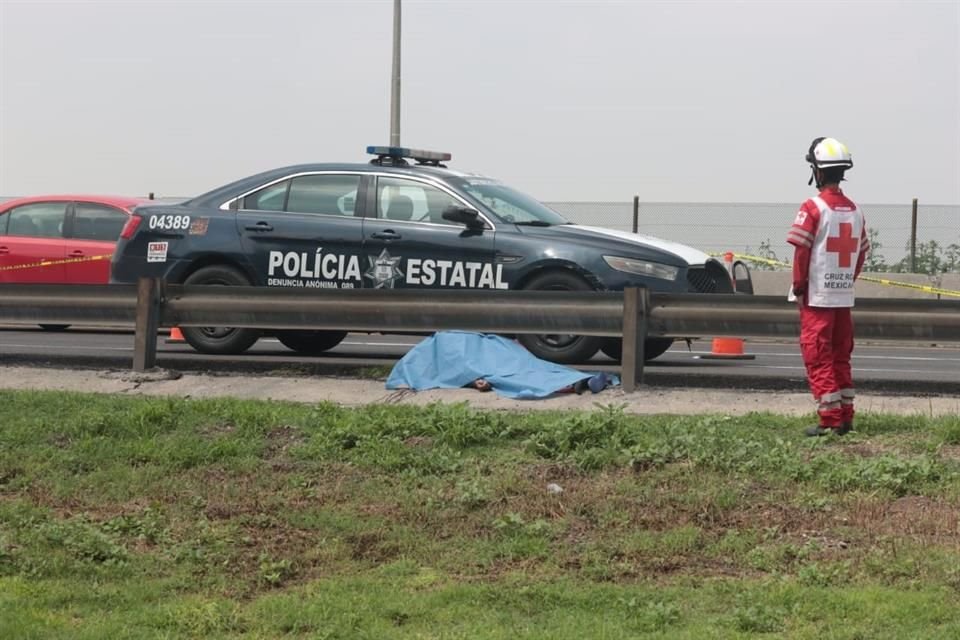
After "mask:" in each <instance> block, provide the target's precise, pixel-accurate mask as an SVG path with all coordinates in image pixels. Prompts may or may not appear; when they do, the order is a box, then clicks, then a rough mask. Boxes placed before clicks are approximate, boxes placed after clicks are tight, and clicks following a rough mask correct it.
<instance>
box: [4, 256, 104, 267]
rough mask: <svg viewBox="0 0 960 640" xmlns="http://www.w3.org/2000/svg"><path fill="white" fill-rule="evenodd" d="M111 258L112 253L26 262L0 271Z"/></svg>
mask: <svg viewBox="0 0 960 640" xmlns="http://www.w3.org/2000/svg"><path fill="white" fill-rule="evenodd" d="M112 257H113V254H112V253H108V254H105V255H102V256H81V257H79V258H65V259H63V260H41V261H40V262H27V263H25V264H12V265H10V266H7V267H0V271H18V270H20V269H36V268H38V267H53V266H57V265H61V264H77V263H78V262H94V261H96V260H109V259H110V258H112Z"/></svg>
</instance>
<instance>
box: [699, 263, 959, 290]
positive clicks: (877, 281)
mask: <svg viewBox="0 0 960 640" xmlns="http://www.w3.org/2000/svg"><path fill="white" fill-rule="evenodd" d="M710 255H712V256H714V257H717V256H720V257H722V256H723V255H724V254H722V253H711V254H710ZM733 257H734V258H740V259H742V260H749V261H751V262H760V263H762V264H768V265H771V266H774V267H791V266H793V265H791V264H790V263H789V262H782V261H780V260H771V259H770V258H763V257H761V256H751V255H749V254H743V253H734V254H733ZM859 279H860V280H863V281H864V282H872V283H874V284H882V285H886V286H890V287H902V288H904V289H914V290H916V291H922V292H924V293H930V294H934V295H940V296H955V297H958V298H960V291H952V290H950V289H941V288H940V287H931V286H930V285H925V284H913V283H911V282H898V281H897V280H887V279H886V278H871V277H870V276H865V275H861V276H860V278H859Z"/></svg>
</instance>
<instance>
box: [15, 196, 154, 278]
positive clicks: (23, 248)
mask: <svg viewBox="0 0 960 640" xmlns="http://www.w3.org/2000/svg"><path fill="white" fill-rule="evenodd" d="M146 202H149V200H147V199H145V198H128V197H123V196H77V195H59V196H32V197H29V198H17V199H15V200H8V201H6V202H2V203H0V282H20V283H59V284H107V283H108V282H109V281H110V256H111V255H113V248H114V245H115V244H116V241H117V239H118V238H119V237H120V233H121V231H122V230H123V227H124V225H125V224H126V223H127V220H128V219H129V217H130V212H131V211H132V210H133V208H134V207H136V206H137V205H139V204H143V203H146Z"/></svg>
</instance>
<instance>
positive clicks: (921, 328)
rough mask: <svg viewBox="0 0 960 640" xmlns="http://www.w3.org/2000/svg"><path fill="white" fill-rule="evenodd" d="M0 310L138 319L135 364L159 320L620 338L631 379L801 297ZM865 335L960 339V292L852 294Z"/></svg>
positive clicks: (145, 361) (16, 317)
mask: <svg viewBox="0 0 960 640" xmlns="http://www.w3.org/2000/svg"><path fill="white" fill-rule="evenodd" d="M0 322H4V323H13V324H97V325H100V326H106V327H120V328H134V329H135V338H134V340H135V346H134V360H133V367H134V369H135V370H138V371H143V370H145V369H148V368H151V367H153V366H154V364H155V362H156V343H157V328H158V327H161V326H163V327H174V326H181V327H196V326H218V325H219V326H231V327H246V328H265V329H267V328H269V329H341V330H343V329H347V330H351V331H373V332H376V331H382V332H391V331H394V332H399V331H403V332H432V331H442V330H450V329H459V330H464V331H480V332H487V333H512V334H516V333H570V334H580V335H593V336H609V337H617V338H623V354H622V378H623V387H624V389H625V390H626V391H633V390H634V389H635V388H636V385H637V384H638V383H640V382H642V379H643V362H644V356H643V343H644V340H645V339H646V338H647V337H659V336H672V337H687V336H734V337H791V336H797V335H798V334H799V323H798V313H797V309H796V305H795V304H793V303H789V302H787V301H786V300H785V299H784V297H782V296H749V295H733V294H729V295H724V294H667V293H651V292H649V291H648V290H646V289H627V290H626V291H624V292H573V291H486V290H467V289H464V290H443V291H423V290H411V289H407V290H383V289H354V290H350V289H346V290H340V289H319V290H305V289H283V288H266V287H216V286H198V285H194V286H184V285H167V284H165V283H163V282H161V281H159V280H152V279H146V278H144V279H142V280H140V282H139V283H138V284H137V285H136V286H134V285H13V284H0ZM854 323H855V325H856V334H857V336H858V337H860V338H875V339H886V340H919V341H929V342H960V301H941V300H917V299H882V298H869V299H862V300H858V301H857V306H856V308H855V309H854Z"/></svg>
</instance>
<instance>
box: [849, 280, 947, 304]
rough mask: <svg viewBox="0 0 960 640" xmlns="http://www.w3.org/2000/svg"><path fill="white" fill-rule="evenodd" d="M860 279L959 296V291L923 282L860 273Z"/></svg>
mask: <svg viewBox="0 0 960 640" xmlns="http://www.w3.org/2000/svg"><path fill="white" fill-rule="evenodd" d="M859 279H860V280H863V281H864V282H873V283H875V284H885V285H889V286H891V287H903V288H904V289H916V290H917V291H923V292H924V293H934V294H937V295H941V296H956V297H958V298H960V291H951V290H950V289H941V288H940V287H931V286H929V285H925V284H913V283H910V282H897V281H896V280H886V279H884V278H871V277H869V276H864V275H861V276H860V278H859Z"/></svg>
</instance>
